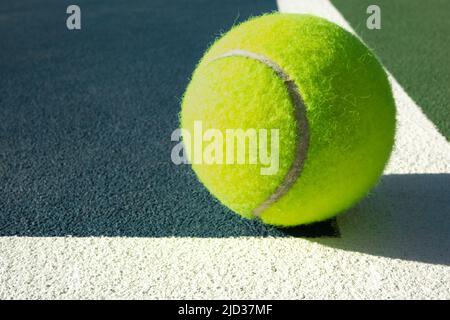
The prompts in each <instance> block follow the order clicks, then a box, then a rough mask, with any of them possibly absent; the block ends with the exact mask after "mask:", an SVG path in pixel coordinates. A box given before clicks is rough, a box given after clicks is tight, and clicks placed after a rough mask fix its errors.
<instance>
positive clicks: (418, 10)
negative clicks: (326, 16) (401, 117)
mask: <svg viewBox="0 0 450 320" xmlns="http://www.w3.org/2000/svg"><path fill="white" fill-rule="evenodd" d="M332 2H333V4H334V5H335V6H336V8H337V9H338V10H339V11H340V12H341V13H342V15H344V17H345V19H346V20H347V21H348V22H349V23H350V24H351V25H352V27H353V28H354V29H355V31H356V33H357V34H358V35H359V36H360V37H362V38H363V39H364V41H365V42H366V43H367V44H368V45H369V46H370V47H371V48H373V50H374V51H375V52H376V54H377V55H378V56H379V57H380V59H381V60H382V61H383V64H384V65H385V66H386V68H387V69H388V70H389V71H390V72H391V73H392V74H393V76H394V77H395V78H396V79H397V81H399V83H400V84H401V85H402V86H403V88H404V89H405V90H406V92H408V94H409V95H410V96H411V97H412V98H413V99H414V100H415V101H416V102H417V104H418V105H419V106H420V107H421V108H422V110H423V112H424V113H425V114H426V115H427V116H428V118H429V119H430V120H431V121H432V122H433V123H434V124H435V125H436V127H437V128H438V129H439V131H440V132H441V133H442V134H443V135H444V136H445V137H446V138H447V140H449V139H450V118H449V106H448V101H449V100H450V90H449V84H450V64H449V57H448V55H449V52H450V36H449V30H450V19H449V18H448V13H449V12H450V1H448V0H431V1H421V0H395V1H392V0H333V1H332ZM373 4H376V5H378V6H379V7H380V9H381V29H380V30H369V29H368V28H367V27H366V19H367V17H368V16H369V14H367V13H366V9H367V7H368V6H369V5H373Z"/></svg>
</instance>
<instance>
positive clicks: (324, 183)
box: [181, 14, 395, 226]
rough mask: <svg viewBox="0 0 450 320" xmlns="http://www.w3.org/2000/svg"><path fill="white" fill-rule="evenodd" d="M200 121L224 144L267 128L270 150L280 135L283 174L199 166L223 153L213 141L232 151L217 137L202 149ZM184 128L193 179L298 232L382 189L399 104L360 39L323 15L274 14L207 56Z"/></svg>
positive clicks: (254, 167) (186, 100)
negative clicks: (238, 132) (232, 135)
mask: <svg viewBox="0 0 450 320" xmlns="http://www.w3.org/2000/svg"><path fill="white" fill-rule="evenodd" d="M199 123H201V127H202V130H203V131H201V132H205V131H207V130H209V129H215V130H218V132H219V133H221V134H223V137H225V136H226V133H227V130H228V129H242V130H244V131H246V130H248V129H255V130H256V132H260V131H261V130H262V129H266V130H267V132H269V133H268V136H269V137H270V139H269V140H270V141H269V142H268V145H269V146H270V144H271V142H272V141H275V140H273V139H275V138H276V136H275V135H270V132H271V131H270V129H278V132H279V144H278V145H279V148H278V150H271V151H272V152H277V151H278V152H279V164H278V170H277V171H276V172H275V173H273V174H262V173H261V172H262V171H261V169H262V168H264V167H266V165H263V164H261V163H260V162H258V163H256V164H255V163H250V161H249V160H248V159H247V162H246V164H239V163H237V162H234V163H233V162H232V161H231V162H230V163H226V162H222V163H220V162H219V161H215V162H214V161H213V163H211V161H209V162H208V163H205V162H201V161H198V159H201V158H199V157H201V156H202V154H203V153H205V152H209V153H210V154H212V153H211V150H215V151H216V153H217V151H220V150H218V149H214V146H212V147H211V144H208V143H207V142H208V141H209V142H210V143H212V142H213V141H214V140H215V139H216V138H217V139H216V140H217V141H215V143H218V144H217V145H216V147H217V146H218V145H219V146H220V147H219V148H221V150H222V151H221V152H223V153H226V151H225V149H226V143H224V144H223V147H222V145H221V144H220V142H221V141H219V140H220V139H218V137H217V135H210V136H208V137H203V138H204V143H203V145H200V146H199V145H198V144H197V146H196V147H194V146H193V145H194V144H195V143H191V142H189V141H187V140H189V139H191V138H192V139H191V140H192V141H193V140H194V138H193V136H195V132H194V131H195V130H196V124H197V131H198V124H199ZM181 127H182V128H183V129H184V130H185V131H184V133H183V141H184V143H185V145H189V144H191V147H190V148H186V149H187V152H188V154H189V159H190V160H191V162H192V167H193V169H194V171H195V172H196V174H197V176H198V178H199V180H200V181H201V182H202V183H203V184H204V185H205V186H206V187H207V188H208V189H209V191H210V192H211V193H212V194H213V195H215V196H216V197H217V198H218V199H219V200H220V201H221V202H222V203H223V204H225V205H226V206H228V207H229V208H231V209H232V210H233V211H235V212H237V213H239V214H240V215H242V216H244V217H247V218H253V217H259V218H260V219H261V220H262V221H263V222H265V223H268V224H272V225H278V226H293V225H299V224H307V223H312V222H316V221H320V220H324V219H328V218H330V217H332V216H334V215H336V214H338V213H340V212H342V211H343V210H345V209H347V208H349V207H351V206H352V205H353V204H355V203H356V202H357V201H358V200H359V199H361V198H362V197H363V196H364V195H366V194H367V192H368V191H369V190H370V188H371V187H373V186H374V185H375V184H376V182H377V180H378V179H379V177H380V175H381V173H382V171H383V168H384V166H385V164H386V162H387V160H388V158H389V155H390V152H391V149H392V145H393V141H394V131H395V104H394V100H393V97H392V92H391V88H390V85H389V82H388V79H387V76H386V73H385V72H384V70H383V68H382V66H381V65H380V63H379V62H378V61H377V59H376V58H375V56H374V55H373V54H372V52H371V51H370V50H369V49H367V48H366V47H365V46H364V44H363V43H361V41H360V40H359V39H358V38H356V37H355V36H353V35H352V34H350V33H349V32H347V31H345V30H344V29H342V28H340V27H339V26H337V25H335V24H333V23H331V22H328V21H326V20H324V19H321V18H318V17H314V16H310V15H298V14H269V15H264V16H261V17H258V18H254V19H251V20H249V21H247V22H244V23H242V24H241V25H239V26H236V27H234V28H233V29H232V30H231V31H229V32H228V33H226V34H225V35H224V36H223V37H222V38H221V39H219V40H217V41H216V42H215V43H214V44H213V45H212V46H211V48H209V50H208V51H207V53H206V54H205V56H204V57H203V58H202V60H201V61H200V63H199V65H198V66H197V68H196V70H195V72H194V74H193V76H192V80H191V82H190V84H189V86H188V88H187V90H186V92H185V95H184V97H183V102H182V112H181ZM186 132H188V133H189V134H188V133H186ZM199 132H200V131H198V132H197V133H199ZM197 138H198V137H197ZM224 139H225V138H224ZM230 141H231V140H230ZM188 142H189V143H188ZM208 148H209V149H208ZM249 150H250V148H249ZM221 152H218V153H219V154H218V155H217V156H218V158H220V156H221ZM203 155H204V154H203ZM246 156H249V155H248V154H247V155H246Z"/></svg>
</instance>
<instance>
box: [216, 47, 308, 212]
mask: <svg viewBox="0 0 450 320" xmlns="http://www.w3.org/2000/svg"><path fill="white" fill-rule="evenodd" d="M228 57H244V58H249V59H253V60H256V61H258V62H261V63H262V64H264V65H266V66H267V67H269V68H270V69H272V70H273V71H274V72H275V74H276V75H277V76H278V77H279V78H280V79H281V80H282V81H283V82H284V84H285V85H286V89H287V91H288V93H289V96H290V98H291V100H292V103H293V104H294V115H295V120H296V121H297V131H298V132H297V133H298V137H299V138H298V139H297V141H296V149H297V150H296V157H295V159H294V161H293V162H292V164H291V167H290V169H289V171H288V172H287V173H286V175H285V177H284V179H283V181H282V183H281V184H280V185H279V186H278V187H277V188H276V189H275V191H274V192H273V193H272V194H271V195H270V196H269V197H268V198H267V199H266V200H264V201H263V202H262V203H261V204H260V205H259V206H258V207H256V208H255V209H253V211H252V214H253V216H255V217H257V218H260V217H261V215H262V213H263V212H264V211H265V210H266V209H267V208H269V207H270V206H271V205H272V204H274V203H275V202H277V201H278V200H279V199H280V198H281V197H283V196H284V195H285V194H286V193H288V191H289V190H290V189H291V187H292V186H293V185H294V183H295V182H296V181H297V180H298V178H299V177H300V175H301V172H302V170H303V167H304V164H305V161H306V155H307V153H308V147H309V125H308V119H307V117H306V107H305V103H304V102H303V98H302V96H301V93H300V90H299V88H298V87H297V85H296V84H295V82H294V80H292V79H291V78H290V77H289V75H288V74H287V73H286V72H285V71H284V70H283V69H282V68H281V67H280V66H279V65H278V64H277V63H275V62H274V61H272V60H270V59H269V58H267V57H265V56H263V55H260V54H257V53H254V52H251V51H247V50H230V51H228V52H226V53H224V54H222V55H220V56H218V57H215V58H214V59H212V60H210V61H209V62H213V61H216V60H219V59H222V58H228Z"/></svg>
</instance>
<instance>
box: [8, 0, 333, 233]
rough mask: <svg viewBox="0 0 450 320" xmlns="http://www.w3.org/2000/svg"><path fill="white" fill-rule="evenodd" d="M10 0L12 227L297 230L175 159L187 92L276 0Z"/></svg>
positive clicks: (321, 228) (324, 228)
mask: <svg viewBox="0 0 450 320" xmlns="http://www.w3.org/2000/svg"><path fill="white" fill-rule="evenodd" d="M69 4H71V3H69V2H68V1H58V0H54V1H49V0H47V1H39V2H37V1H2V2H1V3H0V39H1V41H0V75H1V76H0V236H11V235H19V236H66V235H73V236H137V237H142V236H153V237H158V236H198V237H227V236H285V235H298V234H299V235H303V236H308V235H317V234H319V235H320V234H333V233H334V229H333V227H332V226H331V224H330V223H323V224H319V225H316V226H312V227H306V228H300V229H291V230H287V231H282V230H278V229H275V228H271V227H266V226H263V225H261V224H260V223H259V222H257V221H249V220H244V219H241V218H240V217H238V216H237V215H235V214H233V213H232V212H231V211H229V210H227V209H226V208H224V207H223V206H222V205H220V204H219V203H218V202H217V201H216V200H214V199H213V197H211V196H210V195H209V193H208V192H207V191H206V190H205V188H204V187H203V186H202V185H201V184H200V183H199V182H198V181H197V180H196V177H195V175H194V173H193V171H192V170H191V168H190V167H189V166H178V167H177V166H175V165H174V164H172V162H171V160H170V152H171V149H172V147H173V146H174V144H175V143H173V142H171V141H170V134H171V132H172V131H173V130H174V129H176V128H177V127H178V112H179V108H180V106H179V102H180V98H181V96H182V94H183V92H184V89H185V87H186V85H187V83H188V80H189V77H190V75H191V73H192V71H193V70H194V68H195V65H196V63H197V61H198V60H199V59H200V57H201V56H202V54H203V52H204V50H205V49H206V48H207V47H208V45H209V44H210V43H211V42H212V41H213V40H214V39H215V38H216V37H218V36H219V35H220V34H221V33H222V32H224V31H226V30H228V29H229V28H230V27H231V26H232V25H233V23H237V22H240V21H243V20H245V19H247V18H248V17H250V16H252V15H259V14H261V13H264V12H271V11H273V10H276V7H275V1H261V0H252V1H249V0H247V1H236V0H231V1H230V0H227V1H219V0H217V1H211V0H195V1H163V0H152V1H143V0H136V1H125V0H123V1H117V0H116V1H77V4H78V5H79V6H80V7H81V13H82V29H81V30H79V31H68V30H67V28H66V18H67V14H66V8H67V6H68V5H69Z"/></svg>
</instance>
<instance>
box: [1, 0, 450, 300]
mask: <svg viewBox="0 0 450 320" xmlns="http://www.w3.org/2000/svg"><path fill="white" fill-rule="evenodd" d="M279 7H280V9H281V11H285V12H303V13H314V14H316V15H321V16H324V17H326V18H328V19H330V20H333V21H335V22H337V23H339V24H341V25H343V26H345V27H347V28H349V26H348V24H347V23H346V22H345V20H344V19H343V18H342V16H341V15H340V14H339V12H337V10H336V9H335V8H334V7H333V6H332V5H331V4H330V3H329V2H328V1H322V0H311V1H295V0H283V1H279ZM391 82H392V85H393V88H394V95H395V98H396V101H397V107H398V118H399V129H398V134H397V143H396V151H395V153H394V155H393V157H392V160H391V163H390V166H389V168H388V170H387V173H389V174H399V173H408V174H411V177H413V178H412V179H411V180H409V178H408V175H405V176H401V178H395V177H394V178H392V179H388V180H387V181H386V183H383V184H384V187H383V188H380V190H378V191H376V192H375V193H374V195H373V196H372V197H369V199H367V200H366V201H363V203H362V204H360V205H359V206H358V208H357V209H356V210H353V211H351V212H350V213H348V214H346V215H343V216H341V217H339V225H340V227H341V231H342V234H343V237H342V239H339V240H330V241H322V244H319V243H314V242H311V241H307V240H304V239H294V238H288V239H279V238H266V239H260V238H232V239H199V238H150V239H145V238H19V237H4V238H0V299H7V298H128V299H133V298H197V299H202V298H233V299H248V298H267V299H271V298H279V299H283V298H295V299H302V298H310V299H324V298H330V299H333V298H340V299H343V298H362V299H364V298H440V299H450V267H449V264H450V263H449V262H448V261H449V260H448V258H447V256H448V251H447V250H446V249H448V248H449V247H450V246H449V243H448V241H449V240H448V230H446V226H445V225H442V224H441V225H439V223H440V221H439V217H440V215H439V214H440V213H441V211H440V210H442V209H441V208H440V207H439V205H441V204H442V199H443V198H444V199H445V195H446V194H445V193H446V192H447V188H446V185H445V181H446V180H444V183H442V181H441V180H439V179H437V180H434V178H432V177H433V176H427V175H425V177H428V178H426V179H425V180H423V181H428V179H431V180H430V185H429V186H426V185H425V186H424V185H423V181H422V180H421V179H422V178H420V177H421V175H414V174H419V173H449V172H450V168H449V165H450V161H449V160H450V147H449V144H448V143H447V142H446V141H445V139H444V138H443V137H442V136H441V135H439V133H438V132H437V130H435V129H434V127H433V125H432V124H431V122H430V121H428V120H427V118H426V117H425V116H424V115H423V114H422V112H421V111H420V108H419V107H418V106H417V105H416V104H415V103H414V102H413V101H412V100H411V99H410V98H409V97H408V95H407V94H406V93H405V92H404V90H403V89H402V88H401V87H400V86H399V85H398V84H397V82H396V81H395V79H393V78H392V77H391ZM414 177H415V178H414ZM403 179H406V180H403ZM439 182H441V183H439ZM430 188H431V191H432V193H433V195H434V197H431V198H430V199H420V201H418V199H417V197H418V195H419V196H420V195H421V193H422V192H423V191H424V189H430ZM447 201H448V200H447ZM440 202H441V203H440ZM444 204H447V205H448V202H446V203H444ZM424 215H425V217H424ZM427 215H428V216H427ZM408 217H410V218H411V219H408ZM436 220H437V221H436ZM446 221H448V220H446ZM438 244H440V246H438ZM334 247H336V248H334ZM339 248H345V250H343V249H339ZM426 262H429V263H426Z"/></svg>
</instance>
